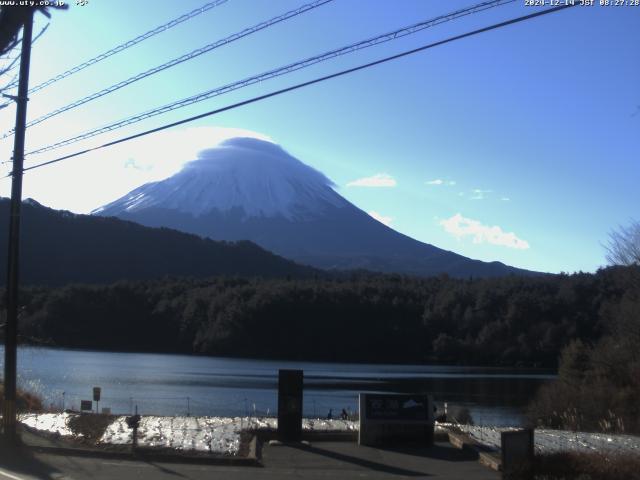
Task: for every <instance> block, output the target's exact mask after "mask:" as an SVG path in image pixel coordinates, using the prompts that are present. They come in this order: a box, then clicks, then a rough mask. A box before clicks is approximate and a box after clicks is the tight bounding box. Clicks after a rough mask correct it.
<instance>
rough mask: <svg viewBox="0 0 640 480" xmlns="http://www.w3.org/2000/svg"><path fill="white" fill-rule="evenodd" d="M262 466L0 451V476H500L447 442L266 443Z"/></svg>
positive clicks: (490, 479)
mask: <svg viewBox="0 0 640 480" xmlns="http://www.w3.org/2000/svg"><path fill="white" fill-rule="evenodd" d="M263 464H264V466H263V467H235V466H211V465H189V464H178V463H161V462H145V461H121V460H108V459H104V458H92V457H70V456H61V455H52V454H24V455H22V456H18V455H8V452H6V451H3V452H0V480H5V479H10V480H33V479H38V480H43V479H51V480H81V479H96V480H102V479H113V478H116V479H118V480H133V479H136V480H140V479H153V480H156V479H159V480H163V479H172V480H178V479H181V478H182V479H193V480H199V479H203V480H204V479H208V480H210V479H229V480H249V479H253V478H258V479H264V480H271V479H273V480H275V479H285V480H286V479H297V478H301V479H321V480H343V479H345V480H346V479H349V480H351V479H359V478H364V479H402V478H412V479H418V478H428V479H445V478H446V479H449V480H458V479H459V480H496V479H498V478H500V476H499V475H498V474H497V473H496V472H493V471H491V470H489V469H487V468H486V467H483V466H482V465H480V464H479V463H478V462H477V461H476V460H474V459H473V458H472V457H471V456H470V454H468V453H466V452H463V451H460V450H457V449H454V448H453V447H451V446H450V445H449V444H448V443H438V444H436V445H435V446H434V447H431V448H426V447H422V448H414V449H408V450H407V449H403V450H402V451H400V450H399V449H398V450H379V449H374V448H368V447H359V446H357V445H356V444H354V443H349V442H314V443H312V444H311V445H310V446H309V447H291V446H268V445H265V447H264V449H263Z"/></svg>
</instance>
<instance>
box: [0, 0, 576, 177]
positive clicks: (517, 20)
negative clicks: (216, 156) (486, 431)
mask: <svg viewBox="0 0 640 480" xmlns="http://www.w3.org/2000/svg"><path fill="white" fill-rule="evenodd" d="M575 5H577V4H573V5H572V4H566V5H561V6H558V7H553V8H548V9H546V10H542V11H539V12H535V13H531V14H529V15H524V16H521V17H517V18H512V19H511V20H507V21H504V22H500V23H495V24H493V25H490V26H488V27H483V28H480V29H478V30H473V31H471V32H467V33H463V34H461V35H456V36H454V37H449V38H446V39H444V40H440V41H438V42H434V43H430V44H427V45H423V46H421V47H418V48H414V49H412V50H407V51H404V52H402V53H398V54H396V55H392V56H389V57H385V58H382V59H379V60H375V61H373V62H369V63H365V64H363V65H359V66H357V67H353V68H349V69H346V70H342V71H339V72H336V73H332V74H330V75H325V76H323V77H318V78H315V79H313V80H309V81H306V82H303V83H298V84H296V85H293V86H290V87H287V88H283V89H280V90H276V91H273V92H270V93H267V94H264V95H260V96H258V97H253V98H250V99H249V100H244V101H242V102H238V103H234V104H232V105H227V106H226V107H222V108H218V109H215V110H211V111H209V112H205V113H201V114H200V115H195V116H193V117H189V118H185V119H182V120H179V121H177V122H173V123H169V124H166V125H162V126H160V127H156V128H152V129H150V130H146V131H144V132H140V133H136V134H134V135H129V136H127V137H122V138H119V139H118V140H113V141H111V142H107V143H104V144H102V145H99V146H96V147H92V148H87V149H85V150H81V151H78V152H75V153H72V154H69V155H65V156H63V157H59V158H56V159H53V160H49V161H47V162H42V163H39V164H36V165H32V166H30V167H27V168H25V169H24V170H23V171H24V172H26V171H28V170H34V169H36V168H40V167H44V166H46V165H51V164H53V163H58V162H61V161H63V160H67V159H70V158H73V157H77V156H80V155H84V154H86V153H90V152H94V151H96V150H101V149H103V148H107V147H111V146H113V145H117V144H119V143H124V142H127V141H130V140H134V139H136V138H140V137H144V136H146V135H150V134H152V133H156V132H160V131H162V130H166V129H169V128H173V127H176V126H178V125H182V124H185V123H189V122H193V121H195V120H199V119H201V118H205V117H210V116H212V115H216V114H218V113H222V112H226V111H228V110H233V109H235V108H239V107H242V106H245V105H249V104H251V103H255V102H259V101H261V100H266V99H267V98H271V97H275V96H278V95H282V94H284V93H287V92H291V91H294V90H298V89H300V88H303V87H308V86H310V85H314V84H316V83H320V82H324V81H326V80H330V79H333V78H337V77H341V76H343V75H347V74H350V73H354V72H357V71H359V70H364V69H366V68H369V67H373V66H376V65H381V64H383V63H387V62H390V61H393V60H397V59H399V58H403V57H406V56H409V55H413V54H414V53H418V52H422V51H424V50H428V49H431V48H434V47H438V46H440V45H444V44H447V43H451V42H454V41H456V40H461V39H463V38H467V37H471V36H473V35H478V34H480V33H484V32H488V31H490V30H496V29H498V28H502V27H506V26H508V25H513V24H515V23H520V22H524V21H526V20H530V19H533V18H536V17H540V16H542V15H547V14H549V13H555V12H558V11H560V10H564V9H566V8H571V7H573V6H575ZM8 176H11V174H9V175H7V177H8ZM5 178H6V177H5Z"/></svg>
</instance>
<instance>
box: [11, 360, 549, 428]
mask: <svg viewBox="0 0 640 480" xmlns="http://www.w3.org/2000/svg"><path fill="white" fill-rule="evenodd" d="M0 352H1V353H2V356H0V359H2V361H3V359H4V351H3V348H2V347H0ZM280 368H293V369H302V370H304V375H305V381H304V385H305V394H304V414H305V415H306V416H320V417H325V416H326V415H327V413H328V411H329V409H333V412H334V414H337V413H339V412H340V411H341V410H342V409H343V408H346V409H348V410H350V411H355V410H357V396H358V393H359V392H424V393H432V394H433V395H434V398H435V399H436V401H440V402H445V401H446V402H448V403H449V404H450V405H451V404H454V405H464V406H467V407H468V408H469V409H470V411H471V414H472V416H473V417H474V420H475V422H476V423H478V424H480V423H482V424H499V425H519V424H520V423H521V422H522V421H523V415H522V412H523V407H524V405H526V403H527V402H528V401H529V400H530V399H531V398H532V396H533V395H534V393H535V391H536V390H537V388H538V387H539V386H540V385H541V384H542V383H544V382H546V381H549V380H551V379H553V378H554V375H553V374H552V372H549V371H541V370H531V369H504V368H480V367H448V366H428V365H371V364H345V363H317V362H286V361H272V360H250V359H229V358H215V357H194V356H187V355H166V354H149V353H110V352H93V351H79V350H60V349H50V348H35V347H25V348H20V349H19V352H18V378H19V385H20V386H21V387H22V388H25V389H27V390H31V391H34V392H37V393H39V394H40V395H41V396H43V397H44V398H45V400H46V402H47V405H52V406H54V407H57V408H61V407H63V403H64V407H65V408H74V409H78V408H79V407H80V400H91V398H92V387H94V386H100V387H101V388H102V399H101V401H100V405H99V406H100V408H102V407H109V408H111V410H112V412H113V413H125V414H128V413H130V412H131V411H132V409H133V408H134V406H135V405H137V406H138V410H139V412H140V413H142V414H159V415H184V414H191V415H219V416H238V415H249V414H254V413H255V414H258V415H264V414H267V413H269V414H274V413H275V411H276V406H277V375H278V369H280Z"/></svg>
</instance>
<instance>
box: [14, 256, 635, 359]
mask: <svg viewBox="0 0 640 480" xmlns="http://www.w3.org/2000/svg"><path fill="white" fill-rule="evenodd" d="M633 278H635V279H636V280H635V284H636V285H638V284H639V283H638V282H637V280H638V278H640V268H638V267H615V268H608V269H605V270H601V271H599V272H598V273H596V274H576V275H557V276H547V277H533V278H532V277H515V276H513V277H505V278H500V279H484V280H460V279H452V278H449V277H447V276H441V277H437V278H430V279H415V278H408V277H401V276H396V275H360V276H355V275H354V276H353V277H351V278H349V279H307V280H295V279H290V280H284V279H280V280H277V279H272V280H266V279H262V280H259V279H253V280H247V279H239V278H215V279H209V280H180V279H166V280H156V281H146V282H120V283H116V284H113V285H109V286H83V285H77V286H66V287H63V288H59V289H51V290H49V289H30V290H26V291H25V292H23V299H22V302H21V303H22V304H23V305H24V307H25V308H24V310H23V313H22V316H21V324H20V332H21V334H22V335H23V338H24V339H25V341H28V342H32V343H33V342H45V343H46V344H50V345H58V346H66V347H83V348H96V349H114V350H144V351H171V352H185V353H187V352H188V353H191V352H193V353H198V354H207V355H227V356H247V357H265V358H287V359H308V360H329V361H370V362H440V363H448V364H474V365H481V364H485V365H536V366H550V367H553V366H555V365H556V363H557V360H558V357H559V354H560V352H561V350H562V349H563V348H564V347H565V346H566V345H567V344H568V343H569V342H571V341H572V340H574V339H581V340H582V341H583V342H586V343H590V342H594V341H596V340H597V339H599V338H600V337H601V336H602V335H604V334H606V333H607V331H608V330H609V329H610V328H611V325H613V324H614V319H615V317H616V316H617V314H616V312H618V311H619V310H620V308H622V306H624V305H626V303H627V302H628V301H629V298H636V297H630V292H631V291H632V290H633V288H634V287H631V285H634V282H633V281H631V280H630V279H633Z"/></svg>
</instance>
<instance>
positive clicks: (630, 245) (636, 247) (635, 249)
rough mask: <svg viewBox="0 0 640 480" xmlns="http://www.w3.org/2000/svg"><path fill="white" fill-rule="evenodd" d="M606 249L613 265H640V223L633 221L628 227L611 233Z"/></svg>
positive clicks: (619, 228)
mask: <svg viewBox="0 0 640 480" xmlns="http://www.w3.org/2000/svg"><path fill="white" fill-rule="evenodd" d="M604 247H605V249H606V251H607V254H606V258H607V261H608V262H609V263H610V264H611V265H640V222H639V221H637V220H631V223H630V224H629V225H628V226H620V227H618V228H617V229H616V230H613V231H611V233H609V242H608V243H607V244H606V245H605V246H604Z"/></svg>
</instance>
